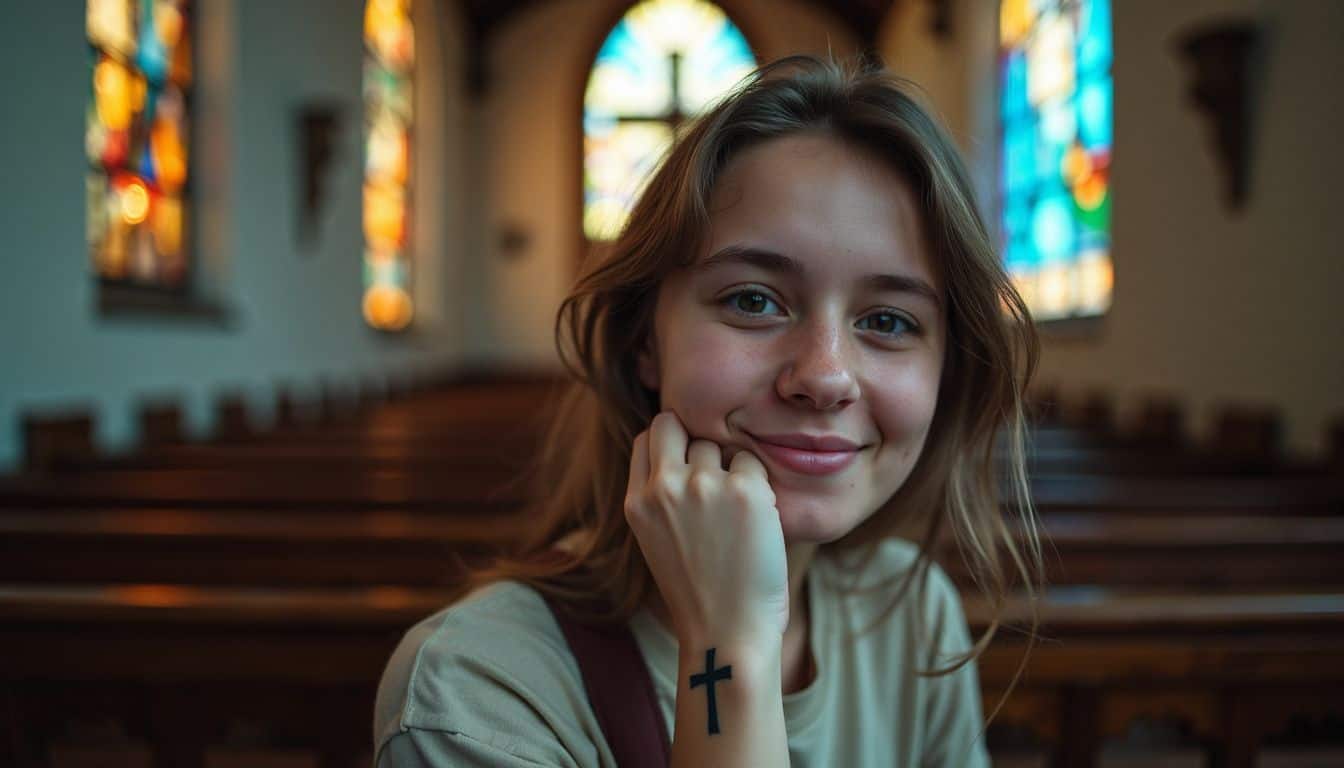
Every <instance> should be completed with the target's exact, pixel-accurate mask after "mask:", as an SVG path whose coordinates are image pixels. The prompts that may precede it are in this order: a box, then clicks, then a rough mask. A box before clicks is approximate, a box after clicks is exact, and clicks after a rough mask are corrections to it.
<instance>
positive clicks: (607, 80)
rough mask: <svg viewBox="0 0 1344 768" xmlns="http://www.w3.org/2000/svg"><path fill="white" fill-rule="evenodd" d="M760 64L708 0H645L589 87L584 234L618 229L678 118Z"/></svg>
mask: <svg viewBox="0 0 1344 768" xmlns="http://www.w3.org/2000/svg"><path fill="white" fill-rule="evenodd" d="M755 67H756V59H755V57H754V56H753V55H752V52H751V48H750V46H748V45H747V41H746V38H745V37H743V35H742V32H741V31H740V30H739V29H738V28H737V26H736V25H734V24H733V23H732V21H730V20H729V19H728V17H727V16H726V15H724V13H723V11H722V10H720V9H719V8H718V7H717V6H715V5H714V4H712V3H709V2H706V1H705V0H645V2H641V3H639V4H638V5H636V6H634V7H633V8H631V9H630V10H629V11H628V12H627V13H626V14H625V16H624V17H622V19H621V20H620V21H619V22H618V23H617V24H616V26H615V27H614V28H613V29H612V30H611V32H610V34H608V35H607V38H606V40H605V41H603V43H602V47H601V48H600V49H599V50H598V53H597V58H596V60H595V61H594V62H593V68H592V71H591V72H590V73H589V75H588V84H587V88H586V89H585V92H584V119H583V125H584V174H583V183H584V192H583V199H584V210H583V230H584V234H586V235H587V236H588V238H589V239H591V240H609V239H612V238H614V237H616V235H617V234H618V233H619V232H620V230H621V228H622V227H624V226H625V221H626V219H627V218H628V217H629V215H630V209H631V208H632V207H633V205H634V201H635V199H636V197H637V196H638V193H639V190H640V189H641V188H642V186H643V184H644V182H645V181H646V180H647V178H648V176H649V175H650V174H651V173H652V171H653V169H654V168H655V167H656V166H657V164H658V161H659V160H660V159H661V158H662V156H663V154H664V153H665V152H666V150H667V148H668V146H669V145H670V144H671V140H672V135H673V132H674V131H675V129H676V126H677V124H678V123H680V122H681V121H682V120H684V119H686V118H691V117H694V116H696V115H698V114H700V113H701V112H703V111H704V110H706V109H707V108H708V107H709V106H710V105H712V104H713V103H714V101H716V100H717V99H719V98H721V97H722V96H724V95H725V94H726V93H728V92H729V91H730V90H731V89H732V88H733V87H734V86H735V85H737V84H738V83H739V82H741V80H742V79H743V78H745V77H746V76H747V75H749V74H750V73H751V71H752V70H753V69H754V68H755Z"/></svg>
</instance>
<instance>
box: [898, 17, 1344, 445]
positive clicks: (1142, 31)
mask: <svg viewBox="0 0 1344 768" xmlns="http://www.w3.org/2000/svg"><path fill="white" fill-rule="evenodd" d="M926 5H927V4H925V3H909V4H907V9H906V11H905V13H903V14H901V15H900V16H897V17H895V18H893V19H891V20H890V23H889V24H888V25H886V26H885V27H884V29H883V35H882V41H883V46H884V48H883V50H884V52H885V53H886V55H887V57H888V60H889V61H890V62H891V63H892V64H893V65H894V67H895V68H897V69H898V70H899V71H902V72H905V73H908V74H909V75H911V76H912V77H914V78H916V79H919V80H922V81H924V82H925V83H926V85H927V88H928V91H929V93H930V96H931V97H932V98H933V99H934V102H935V104H937V105H938V107H939V109H940V111H941V112H942V113H943V114H944V115H945V116H946V117H947V119H948V121H949V123H950V124H951V127H952V129H953V132H954V134H955V135H957V137H958V138H959V140H960V141H961V142H962V146H963V148H964V149H965V150H966V151H967V155H968V161H969V162H970V164H971V166H972V167H973V168H974V169H976V171H977V174H978V176H979V177H980V180H981V192H982V194H984V195H986V197H984V199H992V198H990V197H988V196H987V195H988V193H989V192H991V191H992V185H993V178H994V176H993V169H994V168H995V165H996V159H995V151H996V141H995V136H994V131H995V123H994V115H993V112H992V111H989V110H990V109H992V107H993V101H992V99H990V98H986V97H985V95H986V94H992V93H993V87H994V81H995V69H994V66H995V61H994V58H993V56H992V55H990V56H986V55H985V49H986V46H987V45H988V46H992V45H993V42H992V41H993V34H994V23H995V22H994V13H995V3H994V2H993V1H992V0H960V2H959V3H958V4H957V11H956V39H955V40H953V41H950V42H948V43H943V44H936V43H932V42H930V41H929V40H928V39H927V38H926V37H921V34H922V32H921V26H923V25H922V20H921V19H920V17H921V16H922V15H924V14H925V13H926V12H927V9H926V8H925V6H926ZM1228 15H1242V16H1249V17H1251V18H1254V19H1256V20H1257V21H1258V22H1259V23H1260V24H1261V26H1262V29H1263V30H1264V32H1265V35H1266V38H1267V48H1266V49H1265V54H1264V58H1263V62H1264V64H1263V68H1262V70H1261V71H1260V72H1259V74H1258V80H1257V82H1256V83H1255V92H1256V98H1257V105H1256V108H1255V117H1254V119H1253V128H1252V131H1253V139H1252V142H1253V150H1252V158H1251V172H1250V176H1251V179H1250V200H1249V202H1248V204H1247V205H1246V207H1245V209H1244V210H1242V211H1240V212H1238V213H1233V212H1229V211H1228V210H1226V209H1225V208H1224V206H1223V204H1222V202H1221V195H1222V187H1221V183H1222V180H1221V176H1220V171H1219V169H1218V167H1217V166H1216V164H1215V161H1214V156H1213V152H1212V150H1211V142H1210V140H1209V135H1208V132H1209V129H1210V125H1209V123H1208V121H1207V120H1205V118H1203V117H1202V116H1201V115H1199V114H1197V113H1196V112H1195V111H1194V110H1193V109H1192V108H1191V107H1190V106H1189V103H1188V97H1187V95H1186V92H1187V89H1188V87H1189V79H1188V78H1187V75H1186V72H1185V70H1184V69H1183V67H1182V62H1181V61H1180V60H1179V59H1178V56H1177V55H1176V54H1175V47H1174V41H1175V40H1176V39H1177V37H1178V36H1179V34H1180V33H1181V32H1182V31H1183V30H1185V29H1187V28H1189V27H1190V26H1191V25H1194V24H1197V23H1201V22H1205V21H1209V20H1212V19H1215V18H1220V17H1223V16H1228ZM1114 34H1115V50H1116V61H1115V69H1114V73H1115V106H1116V124H1115V135H1116V139H1115V171H1114V177H1113V180H1114V185H1115V207H1114V212H1115V213H1114V232H1113V234H1114V257H1115V272H1116V293H1115V304H1114V307H1113V308H1112V311H1111V313H1110V314H1109V316H1107V318H1106V319H1105V321H1104V323H1103V324H1102V326H1101V328H1100V329H1099V330H1098V331H1096V332H1095V333H1090V334H1086V335H1083V336H1078V337H1074V338H1069V337H1067V336H1064V335H1062V334H1059V335H1056V336H1053V337H1047V339H1046V343H1045V349H1044V358H1043V362H1042V367H1041V373H1040V377H1039V378H1040V380H1041V381H1042V382H1056V383H1058V384H1059V385H1060V386H1061V388H1062V389H1063V390H1064V391H1065V392H1066V393H1067V392H1075V393H1080V392H1083V391H1088V390H1094V389H1100V390H1104V391H1108V392H1111V393H1114V394H1115V395H1117V396H1118V401H1119V404H1120V406H1121V416H1122V418H1123V417H1125V416H1126V415H1127V414H1128V413H1130V412H1132V410H1133V409H1134V408H1135V407H1136V405H1137V403H1138V402H1139V401H1140V400H1141V399H1142V398H1143V397H1144V396H1146V395H1148V394H1154V393H1167V394H1172V395H1175V396H1177V397H1179V398H1180V399H1181V400H1182V401H1183V402H1185V403H1187V405H1188V406H1189V408H1190V410H1191V417H1192V423H1191V425H1190V426H1191V428H1192V430H1193V431H1194V433H1195V434H1196V436H1198V437H1206V436H1207V435H1208V431H1209V429H1210V427H1211V420H1212V416H1213V414H1214V412H1215V411H1216V409H1217V408H1218V407H1219V406H1221V405H1224V404H1229V403H1251V404H1265V405H1272V406H1274V407H1276V408H1278V409H1280V410H1281V412H1282V413H1283V414H1284V416H1285V420H1286V427H1287V439H1288V444H1289V447H1290V449H1291V450H1294V451H1296V452H1298V453H1302V454H1317V453H1319V452H1321V451H1322V450H1324V447H1325V445H1324V441H1325V434H1324V430H1325V426H1326V424H1327V423H1328V422H1329V420H1330V419H1331V418H1332V417H1333V416H1337V415H1342V414H1344V313H1341V312H1340V305H1341V301H1340V294H1341V292H1342V291H1344V249H1341V245H1340V243H1341V242H1344V215H1341V214H1339V213H1338V212H1337V211H1336V210H1335V207H1336V206H1335V205H1334V201H1335V199H1336V190H1337V188H1338V185H1339V181H1338V180H1339V179H1340V178H1341V177H1342V175H1344V150H1341V149H1340V146H1339V137H1340V136H1341V135H1344V89H1341V88H1339V87H1338V84H1337V83H1333V82H1332V81H1333V80H1334V79H1337V76H1338V73H1339V72H1341V71H1344V46H1341V45H1340V41H1341V40H1344V3H1338V2H1334V0H1282V1H1280V2H1269V0H1264V1H1263V2H1262V1H1259V0H1190V1H1188V2H1180V3H1171V2H1166V0H1123V2H1116V3H1114ZM987 41H989V42H988V43H987ZM991 50H992V48H991ZM987 108H988V109H987ZM1047 333H1048V330H1047Z"/></svg>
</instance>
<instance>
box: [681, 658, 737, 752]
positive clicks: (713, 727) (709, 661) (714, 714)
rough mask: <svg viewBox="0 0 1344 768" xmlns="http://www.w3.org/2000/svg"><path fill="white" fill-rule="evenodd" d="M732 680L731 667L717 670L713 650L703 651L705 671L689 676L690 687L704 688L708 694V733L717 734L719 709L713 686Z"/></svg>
mask: <svg viewBox="0 0 1344 768" xmlns="http://www.w3.org/2000/svg"><path fill="white" fill-rule="evenodd" d="M731 679H733V665H731V664H729V665H728V666H725V667H720V668H718V669H715V668H714V649H713V648H710V649H709V650H707V651H705V671H704V672H701V673H700V674H698V675H691V687H692V688H695V687H697V686H701V685H703V686H705V690H706V692H708V693H709V732H710V733H718V732H719V708H718V706H717V705H716V704H715V700H714V684H715V683H717V682H719V681H720V680H731Z"/></svg>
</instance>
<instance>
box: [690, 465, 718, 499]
mask: <svg viewBox="0 0 1344 768" xmlns="http://www.w3.org/2000/svg"><path fill="white" fill-rule="evenodd" d="M686 486H687V487H686V490H687V492H688V493H689V494H690V496H691V498H693V499H696V500H697V501H706V500H708V499H712V498H714V497H715V496H717V495H718V492H719V481H718V479H717V478H715V477H714V476H713V475H712V474H710V473H709V472H704V471H696V472H692V473H691V477H690V479H689V480H688V481H687V483H686Z"/></svg>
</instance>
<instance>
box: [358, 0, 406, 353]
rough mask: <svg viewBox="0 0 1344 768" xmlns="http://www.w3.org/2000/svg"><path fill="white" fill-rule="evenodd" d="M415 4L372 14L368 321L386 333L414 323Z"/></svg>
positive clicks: (372, 1) (368, 31) (368, 18)
mask: <svg viewBox="0 0 1344 768" xmlns="http://www.w3.org/2000/svg"><path fill="white" fill-rule="evenodd" d="M414 69H415V28H414V26H413V25H412V23H411V0H368V2H367V4H366V5H365V9H364V142H365V144H364V302H363V310H364V319H365V321H366V322H368V324H369V325H371V326H373V327H374V328H379V329H382V330H400V329H402V328H405V327H406V326H407V325H409V324H410V322H411V317H412V315H413V314H414V305H413V303H412V300H411V269H410V249H409V232H410V229H409V221H410V209H411V199H410V198H411V194H410V181H411V126H412V124H413V123H412V121H413V119H414V117H415V111H414V102H415V100H414V98H413V92H412V86H413V81H412V74H413V72H414Z"/></svg>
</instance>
